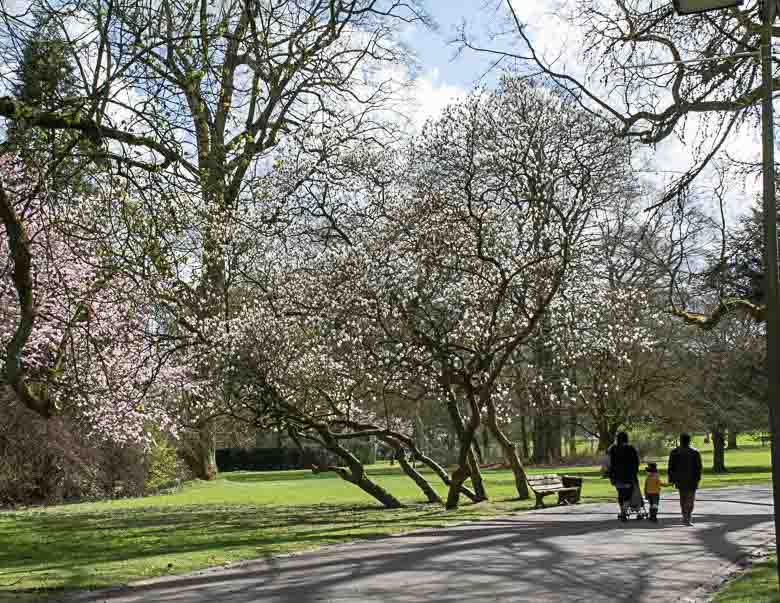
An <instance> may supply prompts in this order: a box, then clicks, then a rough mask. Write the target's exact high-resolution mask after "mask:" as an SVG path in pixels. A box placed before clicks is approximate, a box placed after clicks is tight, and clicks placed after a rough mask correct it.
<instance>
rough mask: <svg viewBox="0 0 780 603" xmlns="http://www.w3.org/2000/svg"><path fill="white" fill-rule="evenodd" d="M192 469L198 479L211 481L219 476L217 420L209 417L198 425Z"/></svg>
mask: <svg viewBox="0 0 780 603" xmlns="http://www.w3.org/2000/svg"><path fill="white" fill-rule="evenodd" d="M193 457H194V459H193V460H194V462H193V463H192V470H193V472H194V473H195V477H197V478H198V479H202V480H206V481H211V480H214V479H216V478H217V422H216V420H214V419H209V420H207V421H206V422H205V423H203V424H202V425H200V426H199V427H198V433H197V441H196V442H195V445H194V446H193Z"/></svg>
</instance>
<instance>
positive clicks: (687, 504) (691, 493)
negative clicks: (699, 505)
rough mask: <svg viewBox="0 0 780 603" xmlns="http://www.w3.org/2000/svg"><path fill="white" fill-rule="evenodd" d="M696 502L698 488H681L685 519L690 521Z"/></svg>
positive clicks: (681, 504)
mask: <svg viewBox="0 0 780 603" xmlns="http://www.w3.org/2000/svg"><path fill="white" fill-rule="evenodd" d="M695 501H696V488H680V510H681V511H682V514H683V517H686V518H688V519H690V517H691V514H692V513H693V504H694V502H695Z"/></svg>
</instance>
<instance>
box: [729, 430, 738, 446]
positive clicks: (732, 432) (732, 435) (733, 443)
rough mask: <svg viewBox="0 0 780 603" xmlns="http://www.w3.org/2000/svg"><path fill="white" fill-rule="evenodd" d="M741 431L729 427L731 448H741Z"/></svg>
mask: <svg viewBox="0 0 780 603" xmlns="http://www.w3.org/2000/svg"><path fill="white" fill-rule="evenodd" d="M738 435H739V432H738V431H736V430H734V429H729V450H737V448H739V446H738V444H737V436H738Z"/></svg>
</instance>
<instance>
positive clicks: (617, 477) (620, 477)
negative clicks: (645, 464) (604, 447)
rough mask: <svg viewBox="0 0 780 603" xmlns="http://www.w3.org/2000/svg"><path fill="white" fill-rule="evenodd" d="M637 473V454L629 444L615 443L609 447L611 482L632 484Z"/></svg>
mask: <svg viewBox="0 0 780 603" xmlns="http://www.w3.org/2000/svg"><path fill="white" fill-rule="evenodd" d="M638 473H639V454H637V451H636V448H634V447H633V446H632V445H631V444H615V445H614V446H611V447H610V448H609V479H610V480H611V481H612V483H615V482H625V483H629V484H633V483H634V482H635V481H636V479H637V474H638Z"/></svg>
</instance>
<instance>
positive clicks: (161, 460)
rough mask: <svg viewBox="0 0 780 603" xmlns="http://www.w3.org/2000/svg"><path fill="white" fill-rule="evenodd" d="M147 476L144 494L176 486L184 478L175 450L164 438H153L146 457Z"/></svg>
mask: <svg viewBox="0 0 780 603" xmlns="http://www.w3.org/2000/svg"><path fill="white" fill-rule="evenodd" d="M147 468H148V469H147V475H146V481H145V483H144V490H145V491H146V493H147V494H148V493H153V492H159V491H160V490H163V489H165V488H170V487H173V486H178V485H179V484H180V483H181V481H182V479H183V478H184V477H185V468H184V467H183V465H182V461H181V458H180V457H179V455H178V453H177V451H176V448H175V447H174V446H173V445H172V443H171V442H170V440H169V439H168V438H166V437H161V436H158V437H156V438H155V441H154V443H153V444H152V447H151V449H150V450H149V453H148V455H147Z"/></svg>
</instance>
